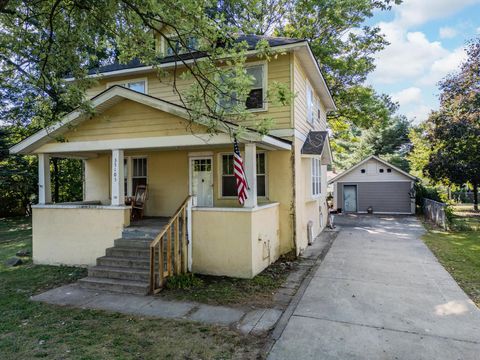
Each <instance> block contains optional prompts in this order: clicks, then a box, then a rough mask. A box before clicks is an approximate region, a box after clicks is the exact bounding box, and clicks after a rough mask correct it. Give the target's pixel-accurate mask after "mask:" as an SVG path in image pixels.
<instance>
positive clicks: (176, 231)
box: [150, 195, 192, 293]
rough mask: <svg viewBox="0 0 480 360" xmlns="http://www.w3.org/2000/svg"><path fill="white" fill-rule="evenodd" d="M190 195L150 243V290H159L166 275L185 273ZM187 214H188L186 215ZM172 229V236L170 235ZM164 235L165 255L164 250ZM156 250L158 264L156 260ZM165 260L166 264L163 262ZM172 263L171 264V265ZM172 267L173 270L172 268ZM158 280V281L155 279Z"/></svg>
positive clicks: (154, 291)
mask: <svg viewBox="0 0 480 360" xmlns="http://www.w3.org/2000/svg"><path fill="white" fill-rule="evenodd" d="M191 199H192V196H190V195H189V196H187V197H186V199H185V200H184V201H183V202H182V204H181V205H180V206H179V208H178V209H177V210H176V211H175V213H174V214H173V216H172V217H171V218H170V220H169V221H168V223H167V224H166V225H165V226H164V227H163V228H162V230H161V231H160V232H159V233H158V235H157V236H156V237H155V239H153V241H152V242H151V243H150V292H151V293H157V292H159V291H160V290H161V289H162V287H163V284H164V281H165V279H166V277H168V276H172V275H173V274H175V275H178V274H180V273H186V272H187V271H188V266H189V265H188V260H187V258H188V249H189V247H188V246H187V245H188V238H189V236H190V234H188V236H187V232H189V231H190V229H191V226H189V227H188V230H187V221H191V220H190V214H189V211H187V210H188V205H189V203H190V201H191ZM187 214H188V215H187ZM180 220H182V228H181V233H180V224H179V222H180ZM172 229H173V237H172ZM165 237H166V242H167V244H166V245H167V246H166V250H167V253H166V257H165V256H164V255H165V254H164V252H165ZM172 239H173V264H172ZM157 251H158V264H156V260H157ZM165 261H166V264H165ZM156 265H158V276H157V271H155V266H156ZM165 265H166V268H167V269H166V271H165ZM172 265H173V266H172ZM172 268H173V270H172ZM157 280H158V281H157Z"/></svg>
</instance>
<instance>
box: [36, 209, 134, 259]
mask: <svg viewBox="0 0 480 360" xmlns="http://www.w3.org/2000/svg"><path fill="white" fill-rule="evenodd" d="M32 208H33V209H32V210H33V214H32V227H33V231H32V234H33V239H32V246H33V262H34V263H35V264H47V265H75V266H88V265H95V262H96V260H97V258H98V257H100V256H102V255H104V253H105V249H106V248H108V247H111V246H113V242H114V240H115V239H118V238H120V237H121V234H122V230H123V228H124V227H125V226H128V225H129V224H130V207H129V206H107V205H89V204H83V205H82V204H55V205H34V206H32Z"/></svg>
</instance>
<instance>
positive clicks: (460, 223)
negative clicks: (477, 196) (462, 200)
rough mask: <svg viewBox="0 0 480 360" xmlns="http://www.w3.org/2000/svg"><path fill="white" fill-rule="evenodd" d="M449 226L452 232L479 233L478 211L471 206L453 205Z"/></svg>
mask: <svg viewBox="0 0 480 360" xmlns="http://www.w3.org/2000/svg"><path fill="white" fill-rule="evenodd" d="M450 226H451V228H452V229H453V230H454V231H480V211H475V210H474V209H473V205H472V204H459V205H454V206H453V219H452V221H451V224H450Z"/></svg>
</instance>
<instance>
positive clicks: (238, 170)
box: [233, 139, 248, 205]
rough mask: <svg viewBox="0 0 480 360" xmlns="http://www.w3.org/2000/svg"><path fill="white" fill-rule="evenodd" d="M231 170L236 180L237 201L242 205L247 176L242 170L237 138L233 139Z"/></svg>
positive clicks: (245, 193) (245, 194) (245, 191)
mask: <svg viewBox="0 0 480 360" xmlns="http://www.w3.org/2000/svg"><path fill="white" fill-rule="evenodd" d="M233 171H234V173H235V179H236V180H237V194H238V202H239V203H240V204H241V205H243V203H244V202H245V200H246V199H247V187H248V186H247V178H246V177H245V171H244V170H243V160H242V156H241V155H240V149H239V148H238V143H237V139H234V141H233Z"/></svg>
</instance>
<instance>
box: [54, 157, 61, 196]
mask: <svg viewBox="0 0 480 360" xmlns="http://www.w3.org/2000/svg"><path fill="white" fill-rule="evenodd" d="M58 175H59V174H58V159H57V158H53V178H54V187H53V202H54V203H58V202H59V199H58V197H59V196H58V193H59V186H60V185H59V179H58Z"/></svg>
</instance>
